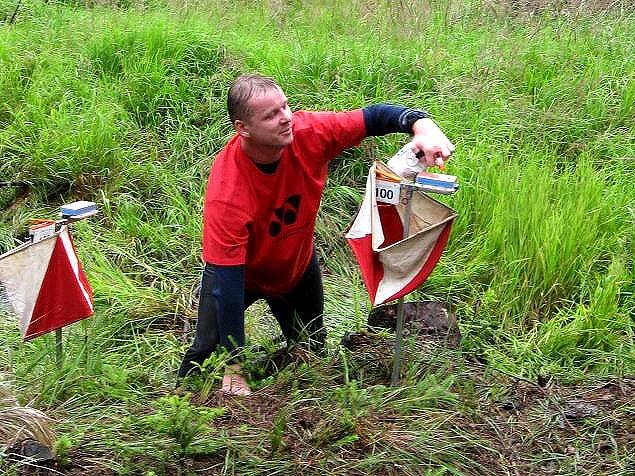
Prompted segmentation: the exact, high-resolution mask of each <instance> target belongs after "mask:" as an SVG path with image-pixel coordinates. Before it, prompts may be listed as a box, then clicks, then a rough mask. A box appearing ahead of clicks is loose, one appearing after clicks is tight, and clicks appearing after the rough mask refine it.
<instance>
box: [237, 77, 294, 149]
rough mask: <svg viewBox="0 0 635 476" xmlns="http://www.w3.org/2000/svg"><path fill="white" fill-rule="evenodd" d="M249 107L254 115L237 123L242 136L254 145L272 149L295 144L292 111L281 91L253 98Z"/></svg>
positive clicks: (271, 90) (276, 90)
mask: <svg viewBox="0 0 635 476" xmlns="http://www.w3.org/2000/svg"><path fill="white" fill-rule="evenodd" d="M248 105H249V109H250V110H251V111H252V114H251V115H250V116H249V117H248V118H246V119H245V120H243V121H236V123H237V124H236V129H237V130H238V132H239V133H240V134H241V136H243V137H245V138H247V139H248V140H250V141H252V142H253V143H254V144H257V145H263V146H270V147H285V146H287V145H289V144H291V142H293V131H292V130H291V117H292V116H291V110H290V109H289V104H288V103H287V97H286V96H285V95H284V93H283V92H282V91H281V90H280V89H278V88H276V89H269V90H267V91H266V92H264V93H262V94H258V95H256V96H253V97H252V98H251V99H249V103H248Z"/></svg>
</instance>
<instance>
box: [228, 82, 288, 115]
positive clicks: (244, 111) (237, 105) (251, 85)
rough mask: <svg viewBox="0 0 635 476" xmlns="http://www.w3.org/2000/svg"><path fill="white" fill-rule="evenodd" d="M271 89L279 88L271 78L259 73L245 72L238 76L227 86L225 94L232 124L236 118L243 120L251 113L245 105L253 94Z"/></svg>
mask: <svg viewBox="0 0 635 476" xmlns="http://www.w3.org/2000/svg"><path fill="white" fill-rule="evenodd" d="M271 89H280V86H278V83H276V82H275V81H274V80H273V79H271V78H267V77H266V76H261V75H259V74H245V75H242V76H238V77H237V78H236V79H235V80H234V82H233V83H232V85H231V86H230V87H229V93H228V94H227V112H228V113H229V120H230V121H231V123H232V124H234V122H235V121H236V120H241V121H242V120H245V119H248V118H249V116H251V114H252V113H253V111H251V110H250V109H249V107H248V105H247V103H248V102H249V100H250V99H251V98H252V97H254V96H255V95H258V94H262V93H265V92H267V91H269V90H271Z"/></svg>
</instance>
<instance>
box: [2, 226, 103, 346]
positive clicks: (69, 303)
mask: <svg viewBox="0 0 635 476" xmlns="http://www.w3.org/2000/svg"><path fill="white" fill-rule="evenodd" d="M0 285H1V287H2V291H3V292H4V295H5V300H6V301H7V302H8V304H9V307H10V308H11V309H12V310H13V312H14V314H15V315H17V317H18V323H19V327H20V331H21V333H22V338H23V339H24V340H28V339H32V338H34V337H37V336H40V335H42V334H45V333H47V332H51V331H54V330H56V329H59V328H61V327H64V326H66V325H68V324H71V323H73V322H76V321H79V320H81V319H84V318H86V317H89V316H91V315H92V314H93V290H92V289H91V287H90V284H89V283H88V280H87V279H86V275H85V274H84V271H83V269H82V266H81V264H80V262H79V259H78V258H77V253H76V251H75V246H74V245H73V240H72V238H71V236H70V234H69V232H68V228H67V227H65V226H63V227H62V228H61V229H60V231H59V232H57V233H56V234H55V235H53V236H51V237H49V238H46V239H44V240H42V241H39V242H37V243H27V244H25V245H23V246H21V247H19V248H16V249H15V250H12V251H10V252H8V253H6V254H4V255H2V256H0Z"/></svg>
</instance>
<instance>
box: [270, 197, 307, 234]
mask: <svg viewBox="0 0 635 476" xmlns="http://www.w3.org/2000/svg"><path fill="white" fill-rule="evenodd" d="M299 209H300V195H291V196H290V197H289V198H287V199H286V200H285V201H284V204H283V205H282V206H281V207H278V208H276V209H275V210H274V211H273V213H274V215H275V218H274V219H273V220H272V221H271V223H269V234H270V235H271V236H277V235H278V234H279V233H280V232H281V231H282V226H283V225H293V224H294V223H295V221H296V220H297V218H298V210H299Z"/></svg>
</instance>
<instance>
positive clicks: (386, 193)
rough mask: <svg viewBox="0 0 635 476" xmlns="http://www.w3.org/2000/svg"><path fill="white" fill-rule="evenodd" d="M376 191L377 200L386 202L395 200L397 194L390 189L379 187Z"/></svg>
mask: <svg viewBox="0 0 635 476" xmlns="http://www.w3.org/2000/svg"><path fill="white" fill-rule="evenodd" d="M375 190H376V193H377V198H381V199H384V200H394V198H395V192H394V191H392V190H390V189H389V188H379V187H377V188H376V189H375Z"/></svg>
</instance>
